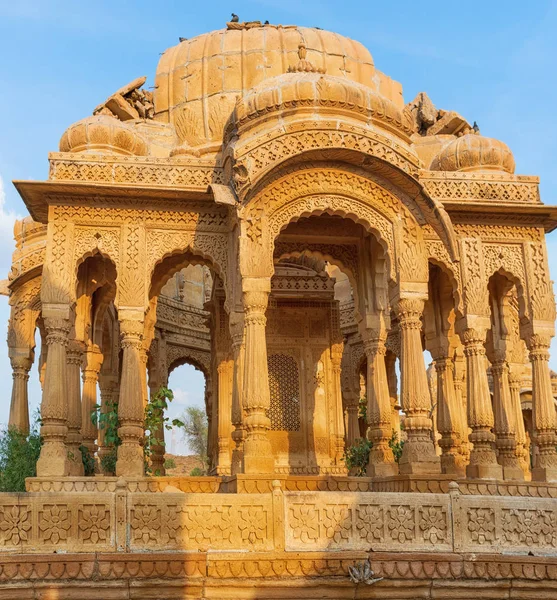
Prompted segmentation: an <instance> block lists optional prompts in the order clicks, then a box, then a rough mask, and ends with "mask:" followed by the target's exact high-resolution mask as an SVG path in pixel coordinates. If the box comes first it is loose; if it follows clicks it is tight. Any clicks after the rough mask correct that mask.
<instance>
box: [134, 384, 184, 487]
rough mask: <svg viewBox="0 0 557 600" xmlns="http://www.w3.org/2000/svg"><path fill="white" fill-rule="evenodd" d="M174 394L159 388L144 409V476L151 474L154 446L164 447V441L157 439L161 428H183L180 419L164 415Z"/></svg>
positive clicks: (162, 387)
mask: <svg viewBox="0 0 557 600" xmlns="http://www.w3.org/2000/svg"><path fill="white" fill-rule="evenodd" d="M173 399H174V394H173V393H172V390H170V389H168V388H167V387H164V386H161V387H160V388H159V390H158V391H157V392H156V393H155V394H153V396H151V399H150V400H149V402H148V403H147V406H146V407H145V423H144V426H145V435H144V437H143V459H144V461H145V474H147V475H150V474H151V456H152V455H153V451H154V449H155V447H156V446H164V445H165V444H164V440H163V439H160V438H158V437H157V434H158V433H159V432H160V430H161V429H162V428H164V429H172V425H174V426H176V427H183V426H184V423H182V421H180V419H173V420H172V424H169V422H170V419H169V418H168V417H167V416H166V415H165V411H166V410H167V409H168V403H169V402H172V400H173Z"/></svg>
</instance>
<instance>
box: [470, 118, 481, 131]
mask: <svg viewBox="0 0 557 600" xmlns="http://www.w3.org/2000/svg"><path fill="white" fill-rule="evenodd" d="M472 130H473V131H474V133H480V128H479V127H478V124H477V123H476V121H474V125H472Z"/></svg>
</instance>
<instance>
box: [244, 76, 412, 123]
mask: <svg viewBox="0 0 557 600" xmlns="http://www.w3.org/2000/svg"><path fill="white" fill-rule="evenodd" d="M304 108H308V109H311V110H312V111H313V110H315V109H316V108H324V109H327V108H333V109H334V110H335V112H345V113H348V114H350V115H351V116H352V117H355V118H357V119H361V120H364V121H365V122H368V121H369V120H370V119H371V120H372V121H374V122H376V123H377V124H379V125H380V126H383V127H386V128H387V129H392V130H395V133H398V134H399V135H400V134H401V133H402V134H406V135H410V134H411V132H412V124H413V123H412V120H411V118H410V115H409V114H408V113H407V112H405V111H402V110H400V109H399V108H398V107H397V106H396V105H395V104H394V103H393V102H391V101H390V100H388V99H387V98H385V97H384V96H381V94H379V93H377V92H375V91H374V90H372V89H371V88H370V87H368V86H365V85H362V84H359V83H355V82H352V81H347V80H346V79H344V78H341V77H331V76H329V75H323V74H320V73H306V72H301V73H287V74H285V75H280V76H278V77H273V78H272V79H268V80H265V81H263V82H262V83H260V84H259V85H258V86H256V87H255V88H253V89H252V90H250V91H249V92H247V93H246V94H245V96H243V97H242V98H241V99H240V100H239V101H238V103H237V105H236V113H235V114H236V125H237V126H240V127H242V126H243V125H244V124H246V123H249V122H250V121H253V120H256V119H258V118H266V116H267V115H269V114H271V113H273V112H275V111H279V112H281V113H283V114H284V113H285V112H287V111H288V110H289V109H294V110H296V111H297V112H298V111H299V110H300V109H304Z"/></svg>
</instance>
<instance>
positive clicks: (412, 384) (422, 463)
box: [397, 298, 441, 474]
mask: <svg viewBox="0 0 557 600" xmlns="http://www.w3.org/2000/svg"><path fill="white" fill-rule="evenodd" d="M423 309H424V302H423V300H419V299H417V298H401V299H400V300H399V301H398V304H397V316H398V320H399V329H400V345H401V353H400V376H401V396H402V410H403V411H404V412H405V413H406V420H405V421H404V426H405V429H406V433H407V435H408V438H407V441H406V443H405V444H404V449H403V451H402V456H401V458H400V462H399V468H400V473H401V474H430V473H431V474H436V473H440V472H441V464H440V461H439V457H438V456H437V455H436V453H435V447H434V445H433V441H432V431H433V423H432V421H431V416H430V413H431V398H430V396H429V387H428V383H427V373H426V368H425V363H424V355H423V349H422V340H421V329H422V322H421V316H422V313H423Z"/></svg>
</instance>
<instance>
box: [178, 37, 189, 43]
mask: <svg viewBox="0 0 557 600" xmlns="http://www.w3.org/2000/svg"><path fill="white" fill-rule="evenodd" d="M178 39H179V40H180V41H181V42H185V41H186V40H187V39H188V38H184V37H179V38H178Z"/></svg>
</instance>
